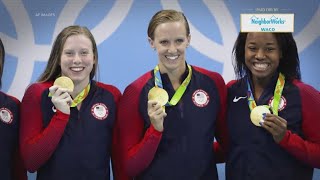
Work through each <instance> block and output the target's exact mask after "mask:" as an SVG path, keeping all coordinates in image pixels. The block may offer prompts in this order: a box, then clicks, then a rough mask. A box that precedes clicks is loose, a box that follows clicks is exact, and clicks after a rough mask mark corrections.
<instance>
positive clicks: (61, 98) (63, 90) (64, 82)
mask: <svg viewBox="0 0 320 180" xmlns="http://www.w3.org/2000/svg"><path fill="white" fill-rule="evenodd" d="M73 89H74V84H73V82H72V80H71V79H70V78H68V77H66V76H61V77H59V78H57V79H56V80H55V81H54V83H53V86H51V87H50V88H49V91H50V93H49V95H48V96H49V97H52V98H51V101H52V103H53V104H54V107H55V108H56V109H58V110H59V111H61V112H63V113H65V114H70V105H71V103H72V97H71V95H70V94H69V93H71V92H72V91H73Z"/></svg>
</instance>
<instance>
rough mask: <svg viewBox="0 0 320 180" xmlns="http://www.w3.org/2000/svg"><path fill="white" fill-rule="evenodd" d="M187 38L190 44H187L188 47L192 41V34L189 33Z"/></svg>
mask: <svg viewBox="0 0 320 180" xmlns="http://www.w3.org/2000/svg"><path fill="white" fill-rule="evenodd" d="M187 40H188V45H187V47H188V46H189V45H190V42H191V34H189V35H188V37H187Z"/></svg>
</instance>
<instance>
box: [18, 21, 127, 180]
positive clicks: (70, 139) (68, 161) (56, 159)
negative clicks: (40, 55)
mask: <svg viewBox="0 0 320 180" xmlns="http://www.w3.org/2000/svg"><path fill="white" fill-rule="evenodd" d="M97 66H98V52H97V46H96V43H95V40H94V37H93V35H92V34H91V32H90V31H89V30H88V29H87V28H86V27H81V26H69V27H66V28H64V29H63V30H62V31H61V32H60V33H59V35H58V36H57V38H56V40H55V42H54V44H53V47H52V51H51V54H50V57H49V61H48V64H47V67H46V69H45V70H44V72H43V73H42V75H41V76H40V78H39V80H38V82H37V83H34V84H32V85H31V86H30V87H28V89H27V90H26V92H25V95H24V97H23V100H22V107H21V114H22V117H21V128H20V129H21V131H20V132H21V134H20V145H21V152H22V157H23V159H24V162H25V164H26V167H27V169H28V170H29V171H31V172H34V171H37V179H38V180H57V179H59V180H64V179H65V180H79V179H92V180H99V179H101V180H102V179H103V180H106V179H109V178H110V167H109V161H110V157H111V158H112V163H113V170H114V171H113V172H114V173H113V174H114V176H115V178H116V179H118V178H119V176H120V175H122V176H123V174H124V173H122V172H120V168H119V166H118V165H117V163H118V162H119V160H117V153H116V152H117V150H116V146H115V145H114V144H115V143H114V141H113V142H112V138H113V125H114V122H115V119H116V109H117V104H118V100H119V98H120V95H121V94H120V91H119V90H118V89H117V88H116V87H114V86H112V85H107V84H103V83H100V82H97V81H95V80H93V77H94V76H95V75H96V69H97ZM60 76H64V77H68V78H70V79H71V80H70V81H71V83H68V84H69V85H70V84H74V88H73V90H72V88H71V89H67V88H65V87H61V86H58V85H56V83H55V84H54V81H55V80H56V79H57V78H59V77H60Z"/></svg>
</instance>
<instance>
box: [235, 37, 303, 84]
mask: <svg viewBox="0 0 320 180" xmlns="http://www.w3.org/2000/svg"><path fill="white" fill-rule="evenodd" d="M247 35H248V33H239V35H238V38H237V40H236V42H235V44H234V47H233V50H232V54H233V67H234V71H235V74H236V77H237V79H241V78H242V77H244V76H245V75H246V74H249V73H251V72H250V70H249V69H248V68H247V67H246V64H245V44H246V39H247ZM273 35H274V36H275V38H276V40H277V42H278V45H279V48H280V54H281V57H280V62H279V67H278V71H279V72H281V73H282V74H283V75H284V76H285V77H286V79H287V80H289V81H290V80H293V79H299V80H300V79H301V73H300V61H299V55H298V48H297V45H296V42H295V40H294V38H293V35H292V33H273Z"/></svg>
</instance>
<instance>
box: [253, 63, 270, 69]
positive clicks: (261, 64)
mask: <svg viewBox="0 0 320 180" xmlns="http://www.w3.org/2000/svg"><path fill="white" fill-rule="evenodd" d="M253 66H254V67H256V68H259V69H262V70H264V69H266V68H267V67H268V64H267V63H254V64H253Z"/></svg>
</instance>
